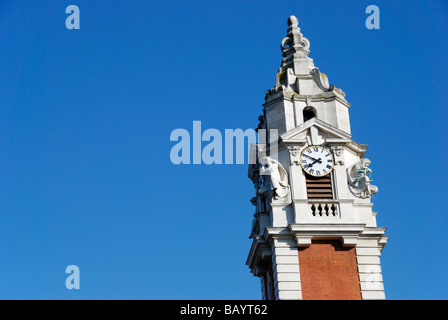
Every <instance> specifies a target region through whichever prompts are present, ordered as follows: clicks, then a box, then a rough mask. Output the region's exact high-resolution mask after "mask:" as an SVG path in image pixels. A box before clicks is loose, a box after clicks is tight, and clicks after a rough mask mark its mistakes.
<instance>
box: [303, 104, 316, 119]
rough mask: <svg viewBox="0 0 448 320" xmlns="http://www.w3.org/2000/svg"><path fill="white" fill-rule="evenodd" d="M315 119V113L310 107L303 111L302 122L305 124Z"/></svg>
mask: <svg viewBox="0 0 448 320" xmlns="http://www.w3.org/2000/svg"><path fill="white" fill-rule="evenodd" d="M315 117H316V111H315V110H314V108H312V107H306V108H305V109H303V122H307V121H308V120H310V119H312V118H315Z"/></svg>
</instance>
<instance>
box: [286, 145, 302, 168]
mask: <svg viewBox="0 0 448 320" xmlns="http://www.w3.org/2000/svg"><path fill="white" fill-rule="evenodd" d="M288 150H289V155H290V158H291V165H297V166H299V165H300V159H299V155H300V150H301V149H300V148H299V147H297V146H289V147H288Z"/></svg>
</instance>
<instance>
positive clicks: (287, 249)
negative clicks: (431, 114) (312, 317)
mask: <svg viewBox="0 0 448 320" xmlns="http://www.w3.org/2000/svg"><path fill="white" fill-rule="evenodd" d="M288 25H289V29H288V33H287V37H286V38H285V39H284V40H283V42H282V51H283V57H284V58H283V61H282V64H281V67H280V69H279V72H278V74H277V81H276V86H275V88H273V89H272V90H268V92H267V94H266V102H265V104H264V110H263V112H264V114H263V121H262V128H263V129H266V130H267V131H268V132H269V130H271V129H277V130H278V134H279V139H278V141H277V143H276V144H275V145H274V144H273V146H275V147H272V148H271V147H270V146H269V145H267V147H266V148H265V149H266V150H267V153H268V154H269V155H271V156H272V155H274V156H275V158H276V159H277V160H278V163H279V164H280V165H281V167H282V170H283V169H284V170H285V171H286V173H287V179H288V180H287V182H288V184H289V193H288V194H287V195H286V196H284V195H282V196H281V197H278V196H276V192H277V191H276V189H275V188H272V190H271V193H270V194H269V192H266V191H264V192H263V193H260V192H259V190H261V187H262V186H263V185H265V181H266V178H263V177H262V176H261V175H260V166H259V165H258V164H256V165H250V166H249V178H250V179H251V180H252V181H253V182H254V185H255V189H256V196H255V197H254V198H253V200H252V203H254V205H255V206H256V212H255V215H254V217H255V218H254V221H253V224H252V226H253V227H252V232H251V238H253V243H252V247H251V250H250V253H249V257H248V259H247V265H248V266H249V267H250V269H251V272H252V273H253V274H254V275H255V276H258V277H260V279H261V287H262V297H263V299H268V298H275V299H302V289H301V278H300V268H299V260H298V259H299V257H298V248H299V247H303V246H309V245H311V242H312V241H313V240H321V239H339V240H341V242H342V244H343V245H344V246H348V247H355V248H356V256H357V264H358V272H359V284H360V288H361V295H362V298H363V299H385V294H384V286H383V282H382V274H381V266H380V256H381V250H382V249H383V247H384V246H385V244H386V242H387V239H388V237H386V236H385V235H384V233H385V228H381V227H377V222H376V213H375V212H373V211H372V206H373V204H372V202H371V195H373V194H374V193H376V192H377V191H378V188H376V187H375V186H372V185H370V179H369V177H368V175H367V173H369V170H370V169H368V164H370V161H368V160H367V159H365V158H364V155H365V154H366V150H367V146H366V145H363V144H359V143H357V142H355V141H354V140H353V139H352V136H351V131H350V120H349V108H350V104H349V103H348V102H347V101H346V100H345V93H344V92H343V91H342V90H341V89H339V88H337V87H335V86H333V85H329V82H328V78H327V77H326V76H325V75H324V74H323V73H321V72H320V71H319V70H318V69H317V68H316V67H315V66H314V63H313V60H312V59H311V58H309V56H308V54H309V47H310V42H309V41H308V39H306V38H305V37H303V36H302V34H301V33H300V28H299V27H298V21H297V18H295V17H293V16H292V17H290V18H289V19H288ZM308 111H310V112H311V113H312V114H314V117H312V118H311V119H306V118H305V116H304V115H305V113H306V112H308ZM265 141H269V139H267V140H265ZM313 145H321V146H325V147H326V148H328V149H330V150H331V152H332V155H333V157H334V168H333V170H332V172H331V173H330V175H331V190H332V192H333V197H332V199H319V198H309V197H308V194H307V181H306V179H307V178H306V174H305V172H304V170H303V169H302V166H301V161H302V160H301V158H300V156H301V153H302V151H303V150H304V149H305V148H306V147H308V146H313ZM252 150H253V152H254V154H253V155H252V156H253V157H256V151H257V148H256V147H255V148H253V149H252ZM363 159H364V160H365V161H364V160H363ZM267 266H268V267H267ZM269 268H271V269H272V274H271V273H270V271H269V270H271V269H269ZM268 269H269V270H268ZM268 278H272V281H273V288H274V289H273V290H274V292H273V293H270V292H269V288H268V285H267V280H268Z"/></svg>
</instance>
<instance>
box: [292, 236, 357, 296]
mask: <svg viewBox="0 0 448 320" xmlns="http://www.w3.org/2000/svg"><path fill="white" fill-rule="evenodd" d="M299 266H300V278H301V282H302V298H303V299H304V300H360V299H361V289H360V286H359V276H358V265H357V262H356V252H355V248H344V247H342V245H341V243H340V242H339V241H313V242H312V243H311V246H309V247H306V248H299Z"/></svg>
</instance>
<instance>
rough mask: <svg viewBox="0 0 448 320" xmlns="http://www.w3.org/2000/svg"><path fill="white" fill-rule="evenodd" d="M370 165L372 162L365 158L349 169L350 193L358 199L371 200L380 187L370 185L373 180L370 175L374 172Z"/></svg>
mask: <svg viewBox="0 0 448 320" xmlns="http://www.w3.org/2000/svg"><path fill="white" fill-rule="evenodd" d="M369 165H370V160H369V159H366V158H364V159H361V160H360V161H359V162H357V163H355V164H354V165H352V166H351V167H350V168H348V169H347V177H348V185H349V188H350V191H351V192H352V193H353V194H354V195H355V196H356V197H358V198H362V199H366V198H371V197H372V196H373V195H374V194H375V193H377V192H378V187H376V186H373V185H371V184H370V182H371V181H372V180H371V179H370V177H369V176H368V173H371V172H372V170H371V169H370V168H369Z"/></svg>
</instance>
